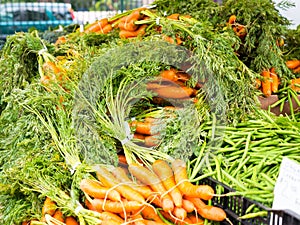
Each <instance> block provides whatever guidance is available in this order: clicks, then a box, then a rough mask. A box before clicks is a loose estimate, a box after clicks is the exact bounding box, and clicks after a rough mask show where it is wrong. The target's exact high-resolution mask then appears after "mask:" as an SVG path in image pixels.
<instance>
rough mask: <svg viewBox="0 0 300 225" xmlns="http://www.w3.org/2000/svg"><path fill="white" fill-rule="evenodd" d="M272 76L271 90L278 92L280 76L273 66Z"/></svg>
mask: <svg viewBox="0 0 300 225" xmlns="http://www.w3.org/2000/svg"><path fill="white" fill-rule="evenodd" d="M270 78H271V79H272V82H271V90H272V92H273V93H276V92H277V91H278V86H279V77H278V75H277V73H276V72H275V68H274V67H272V68H271V69H270Z"/></svg>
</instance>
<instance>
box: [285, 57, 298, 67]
mask: <svg viewBox="0 0 300 225" xmlns="http://www.w3.org/2000/svg"><path fill="white" fill-rule="evenodd" d="M286 66H287V67H288V68H289V69H296V68H297V67H298V66H300V60H299V59H291V60H288V61H286Z"/></svg>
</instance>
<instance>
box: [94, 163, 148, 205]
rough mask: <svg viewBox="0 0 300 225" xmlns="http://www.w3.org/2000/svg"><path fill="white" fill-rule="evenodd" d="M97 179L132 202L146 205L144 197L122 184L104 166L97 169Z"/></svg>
mask: <svg viewBox="0 0 300 225" xmlns="http://www.w3.org/2000/svg"><path fill="white" fill-rule="evenodd" d="M96 173H97V177H98V179H99V180H100V181H101V183H103V184H104V185H105V186H107V187H110V188H112V187H113V188H114V189H115V190H117V191H118V192H119V193H120V194H121V195H122V196H123V197H124V198H126V199H128V200H132V201H137V202H139V203H145V199H144V197H143V196H142V195H141V194H140V193H139V192H137V191H135V190H133V189H132V188H131V187H129V186H128V185H125V184H120V183H119V182H118V181H117V180H116V178H115V177H114V175H113V174H112V173H111V172H109V171H108V170H107V169H106V168H104V167H103V166H99V167H98V168H97V171H96Z"/></svg>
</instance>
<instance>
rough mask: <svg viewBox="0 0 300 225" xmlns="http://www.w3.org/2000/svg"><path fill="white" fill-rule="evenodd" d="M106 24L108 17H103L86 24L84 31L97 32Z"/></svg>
mask: <svg viewBox="0 0 300 225" xmlns="http://www.w3.org/2000/svg"><path fill="white" fill-rule="evenodd" d="M107 24H108V19H107V18H103V19H101V20H97V21H95V22H94V23H92V24H90V25H88V26H87V27H86V28H85V30H84V32H85V33H90V32H97V31H100V30H101V29H103V27H105V26H106V25H107Z"/></svg>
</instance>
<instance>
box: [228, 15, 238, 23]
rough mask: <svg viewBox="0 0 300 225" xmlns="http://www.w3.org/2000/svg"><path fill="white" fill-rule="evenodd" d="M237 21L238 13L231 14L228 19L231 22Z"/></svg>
mask: <svg viewBox="0 0 300 225" xmlns="http://www.w3.org/2000/svg"><path fill="white" fill-rule="evenodd" d="M235 21H236V15H231V16H230V17H229V19H228V23H229V24H234V23H235Z"/></svg>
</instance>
